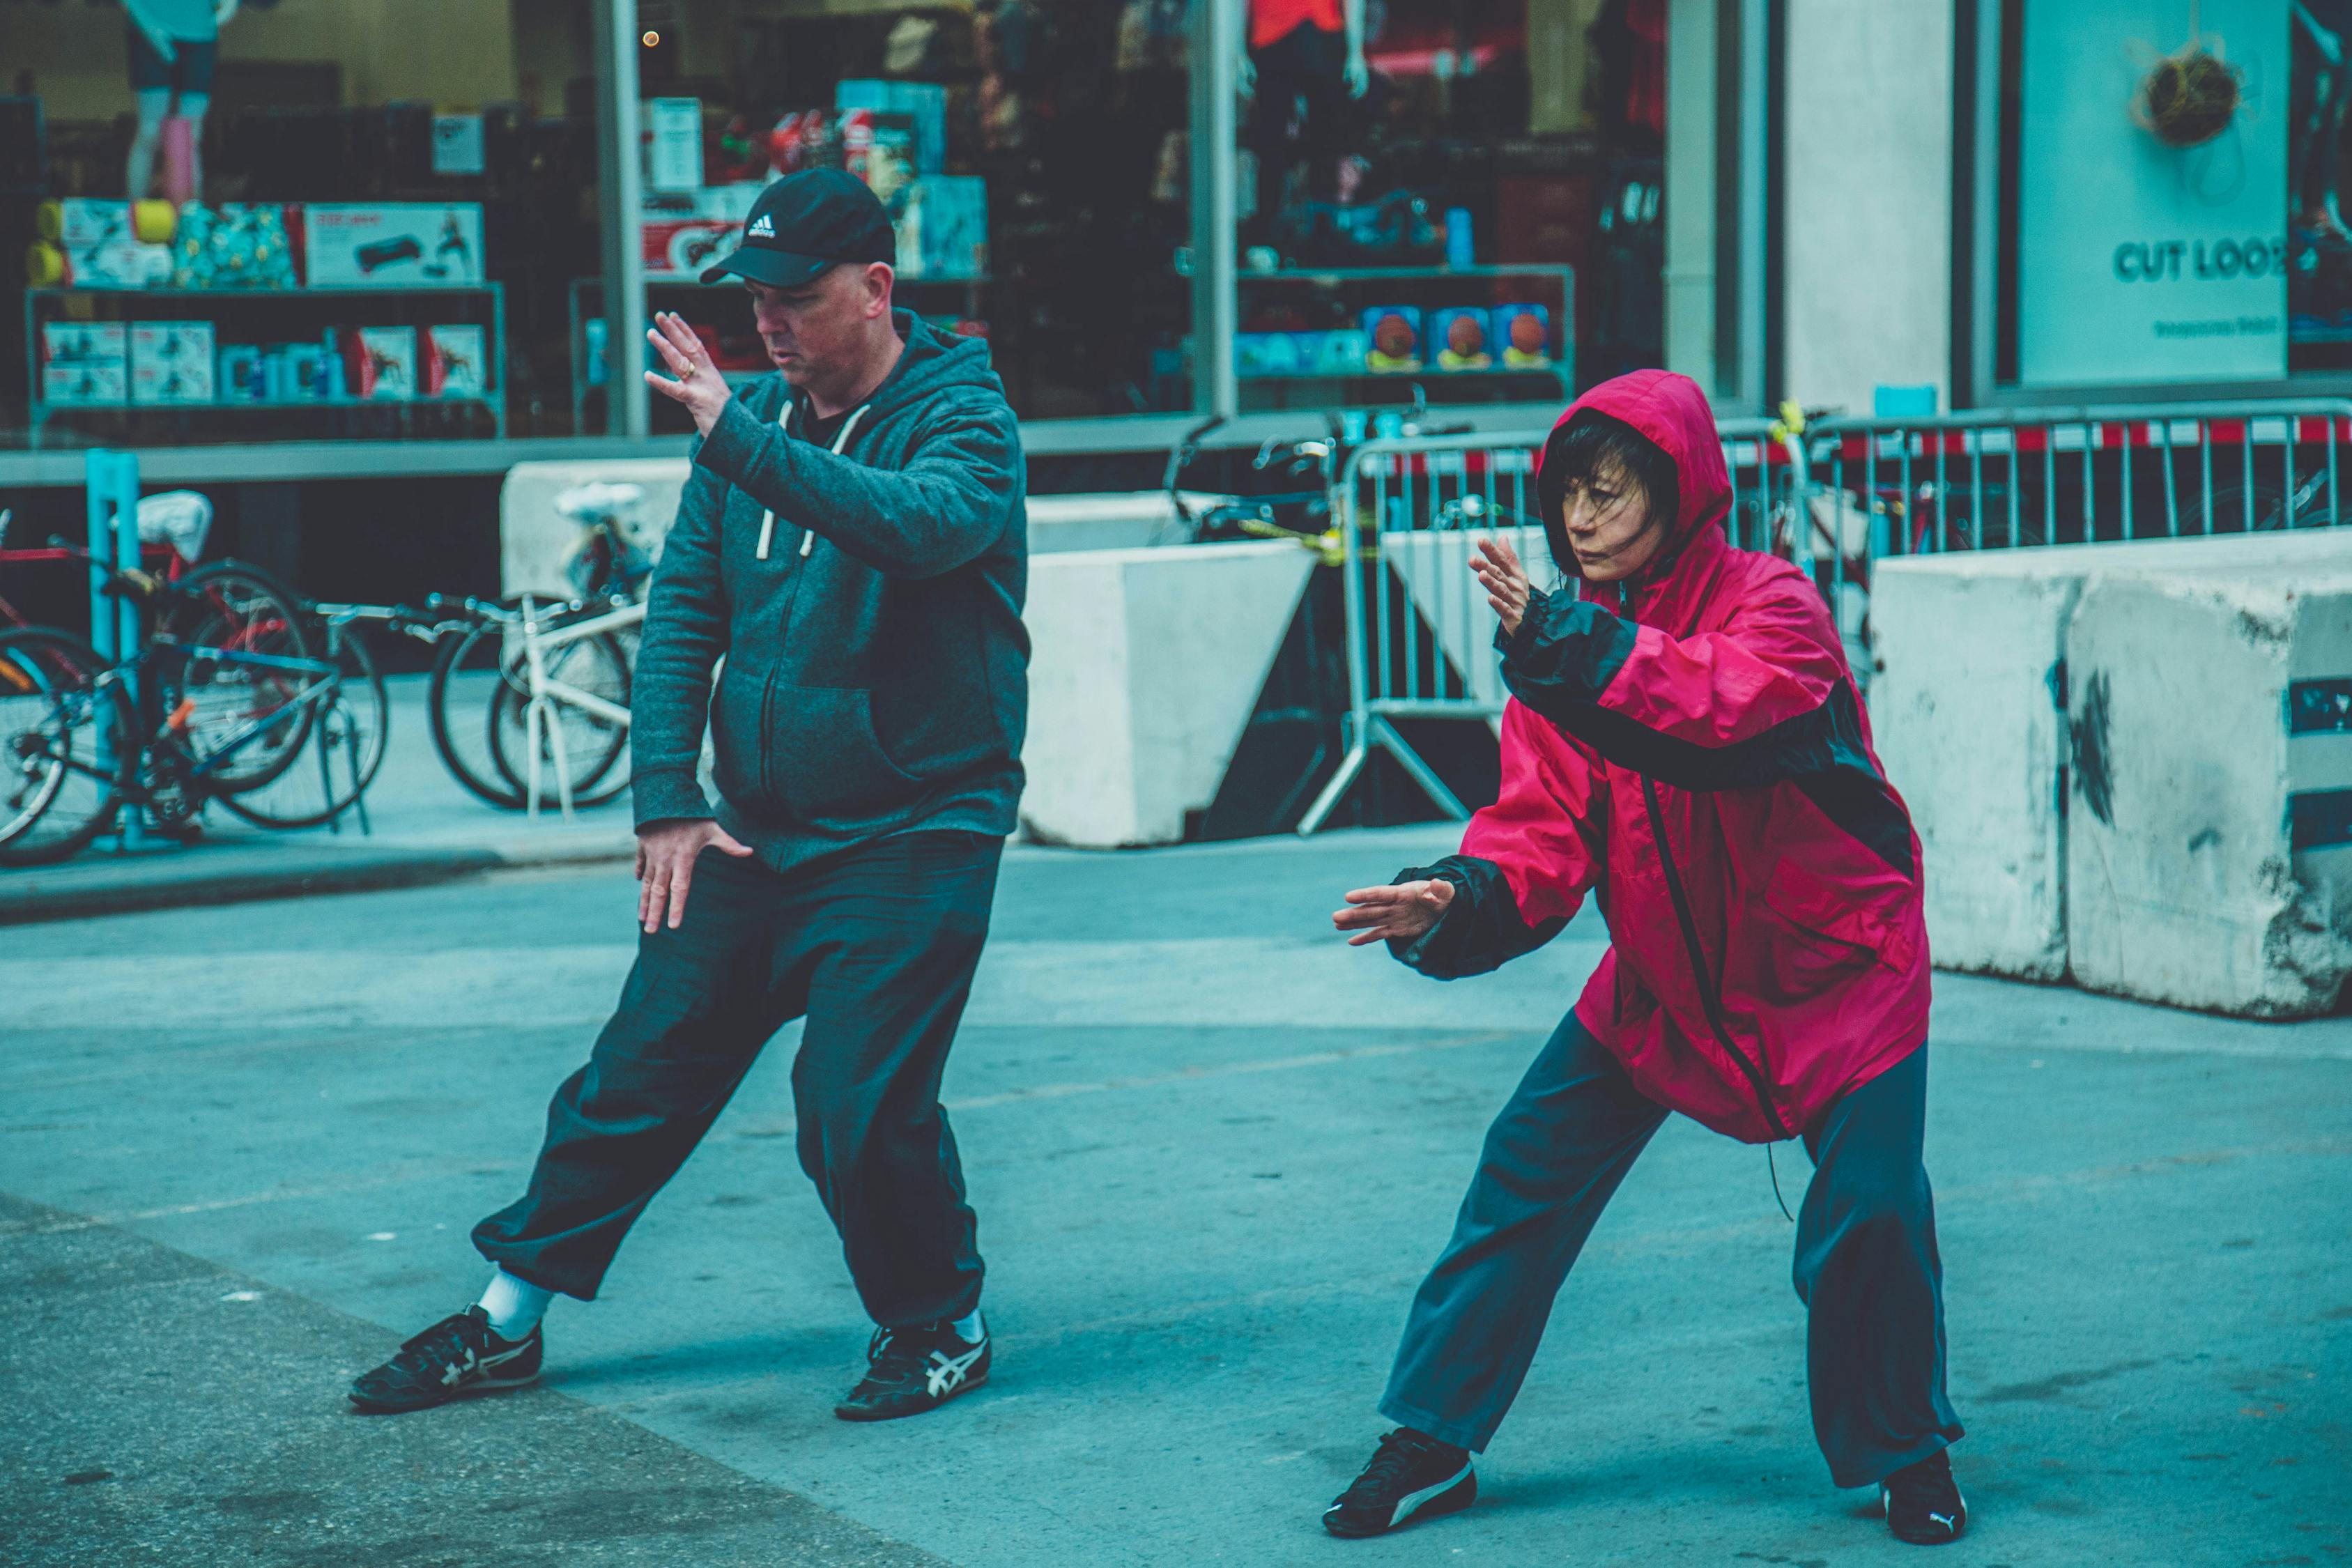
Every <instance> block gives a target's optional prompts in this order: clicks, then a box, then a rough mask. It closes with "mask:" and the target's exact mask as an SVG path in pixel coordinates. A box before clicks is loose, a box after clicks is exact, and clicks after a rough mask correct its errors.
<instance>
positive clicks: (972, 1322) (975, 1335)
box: [952, 1307, 988, 1345]
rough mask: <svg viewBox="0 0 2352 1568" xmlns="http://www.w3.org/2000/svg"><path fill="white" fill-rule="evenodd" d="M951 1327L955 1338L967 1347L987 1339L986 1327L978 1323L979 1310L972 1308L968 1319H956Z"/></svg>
mask: <svg viewBox="0 0 2352 1568" xmlns="http://www.w3.org/2000/svg"><path fill="white" fill-rule="evenodd" d="M952 1327H953V1328H954V1329H955V1331H956V1338H958V1339H960V1340H961V1341H962V1342H964V1343H966V1344H968V1345H976V1344H978V1343H980V1342H981V1341H982V1340H984V1339H986V1338H987V1337H988V1325H987V1324H985V1323H983V1322H982V1321H980V1309H979V1308H977V1307H974V1308H973V1309H972V1310H971V1316H970V1317H968V1318H958V1319H957V1320H956V1321H955V1322H954V1324H953V1325H952Z"/></svg>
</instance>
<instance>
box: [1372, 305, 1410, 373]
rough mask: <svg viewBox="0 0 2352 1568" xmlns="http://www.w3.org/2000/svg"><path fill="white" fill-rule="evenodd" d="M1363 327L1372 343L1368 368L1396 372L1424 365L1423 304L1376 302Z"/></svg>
mask: <svg viewBox="0 0 2352 1568" xmlns="http://www.w3.org/2000/svg"><path fill="white" fill-rule="evenodd" d="M1362 321H1363V330H1364V335H1365V337H1366V338H1368V339H1369V340H1370V348H1369V349H1368V350H1367V352H1366V353H1365V354H1364V368H1365V369H1367V370H1370V371H1379V372H1383V373H1386V372H1392V371H1407V370H1419V369H1420V368H1421V307H1419V306H1418V305H1375V306H1373V307H1372V308H1371V309H1370V310H1367V311H1365V312H1364V314H1363V317H1362Z"/></svg>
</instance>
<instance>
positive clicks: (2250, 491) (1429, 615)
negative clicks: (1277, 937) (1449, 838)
mask: <svg viewBox="0 0 2352 1568" xmlns="http://www.w3.org/2000/svg"><path fill="white" fill-rule="evenodd" d="M1548 435H1549V430H1548V429H1533V428H1531V429H1528V430H1523V431H1508V432H1503V433H1500V434H1495V433H1489V434H1486V435H1481V436H1461V437H1419V438H1412V439H1387V440H1378V441H1373V442H1370V443H1368V444H1367V445H1365V446H1362V447H1358V448H1356V449H1355V450H1354V451H1353V452H1352V453H1351V454H1349V456H1348V457H1347V458H1346V459H1345V465H1344V467H1343V468H1342V469H1341V471H1340V472H1339V474H1338V475H1337V476H1336V477H1335V479H1334V481H1333V485H1332V494H1331V515H1332V519H1333V521H1334V523H1335V524H1336V525H1337V531H1338V533H1339V546H1340V548H1339V555H1340V561H1339V565H1340V568H1341V570H1342V571H1343V572H1344V573H1345V574H1346V576H1345V602H1346V612H1347V655H1348V686H1349V710H1348V713H1347V716H1346V719H1345V729H1346V735H1345V740H1346V744H1347V750H1346V753H1345V755H1344V756H1343V758H1342V760H1341V762H1340V764H1339V771H1338V772H1337V773H1335V774H1334V775H1333V776H1332V777H1331V779H1330V780H1329V782H1328V783H1327V784H1325V785H1324V787H1323V790H1322V792H1321V793H1320V794H1319V795H1318V796H1317V797H1316V799H1315V802H1314V804H1313V805H1311V806H1309V807H1308V808H1307V815H1306V816H1305V817H1304V818H1303V819H1302V820H1301V822H1300V823H1299V826H1298V831H1299V833H1300V834H1301V835H1306V834H1311V833H1313V832H1314V831H1315V830H1316V829H1318V827H1320V826H1322V825H1323V823H1324V822H1325V821H1326V820H1328V818H1329V816H1330V814H1331V812H1332V810H1333V809H1334V808H1335V807H1336V806H1337V805H1339V801H1340V799H1341V797H1342V796H1343V795H1346V793H1347V791H1348V789H1349V786H1350V785H1351V784H1354V782H1355V781H1356V779H1357V778H1358V776H1359V775H1360V773H1362V771H1363V768H1364V766H1365V764H1366V763H1368V762H1369V761H1370V757H1371V754H1372V752H1374V751H1375V750H1380V751H1384V752H1388V753H1389V754H1390V755H1391V756H1392V757H1393V758H1395V759H1396V761H1397V763H1399V764H1400V765H1401V766H1402V768H1403V770H1404V771H1405V773H1407V774H1408V775H1409V776H1411V777H1412V780H1413V782H1414V783H1415V784H1417V785H1419V787H1420V788H1421V789H1423V791H1424V792H1426V793H1427V794H1428V795H1429V796H1430V798H1431V799H1432V800H1433V801H1434V802H1436V804H1437V805H1439V807H1440V808H1442V809H1443V810H1444V811H1445V812H1447V813H1448V814H1450V815H1452V816H1455V817H1456V818H1460V817H1464V816H1468V815H1469V814H1468V812H1467V810H1466V809H1465V807H1464V806H1463V805H1462V803H1461V802H1460V801H1459V800H1458V799H1456V798H1455V796H1454V794H1453V792H1452V791H1451V790H1449V789H1447V788H1446V786H1445V784H1444V782H1443V781H1442V780H1441V779H1440V778H1439V777H1438V776H1437V774H1436V773H1435V772H1434V771H1433V770H1432V769H1431V768H1430V766H1429V765H1428V763H1426V762H1424V761H1423V759H1422V758H1421V757H1420V756H1419V755H1418V754H1416V753H1415V752H1414V751H1413V749H1412V746H1411V745H1410V744H1409V743H1408V742H1406V741H1405V739H1404V737H1403V736H1402V735H1401V734H1400V733H1399V732H1398V731H1397V728H1396V723H1395V721H1397V720H1400V719H1479V720H1485V721H1488V722H1489V723H1498V722H1499V721H1500V718H1501V714H1502V710H1503V703H1504V700H1505V698H1506V696H1507V693H1506V692H1505V690H1504V688H1503V682H1502V675H1501V671H1500V668H1498V665H1497V662H1496V658H1495V657H1494V655H1493V652H1492V639H1493V637H1494V632H1495V616H1494V612H1493V611H1491V610H1490V609H1488V608H1487V606H1486V596H1485V595H1484V594H1482V593H1481V592H1480V591H1479V589H1478V586H1477V584H1476V583H1475V580H1474V579H1473V578H1472V576H1471V574H1470V571H1469V563H1470V558H1471V555H1472V552H1474V550H1475V548H1476V545H1475V540H1476V538H1477V537H1478V536H1480V535H1483V534H1493V535H1496V536H1497V537H1499V538H1502V539H1505V540H1507V541H1509V542H1511V543H1512V544H1513V546H1514V547H1515V548H1516V549H1517V551H1518V553H1519V556H1520V559H1521V560H1523V561H1525V562H1526V563H1528V572H1529V575H1530V576H1531V577H1532V578H1533V579H1534V580H1535V582H1536V584H1537V585H1538V587H1542V588H1546V589H1549V588H1554V587H1558V586H1560V585H1561V574H1559V569H1558V568H1557V566H1556V565H1555V564H1554V563H1553V562H1552V559H1551V552H1550V549H1549V545H1548V544H1547V542H1545V539H1544V536H1543V528H1542V523H1541V521H1540V520H1539V519H1538V517H1537V516H1536V515H1535V508H1536V500H1535V484H1534V478H1535V476H1534V458H1535V454H1536V453H1537V451H1538V450H1539V449H1540V447H1541V446H1542V444H1543V441H1544V439H1545V437H1547V436H1548ZM1717 436H1718V437H1719V438H1720V439H1721V441H1722V445H1723V455H1724V462H1725V466H1726V467H1727V468H1728V469H1729V471H1730V476H1731V487H1732V498H1731V506H1730V510H1729V513H1728V515H1727V517H1726V519H1725V524H1724V526H1725V530H1726V531H1727V534H1728V536H1729V538H1730V541H1731V542H1732V544H1733V545H1734V546H1736V547H1738V548H1740V549H1744V550H1756V551H1763V552H1769V553H1772V554H1776V555H1780V556H1781V557H1783V558H1784V559H1787V560H1790V561H1793V562H1795V563H1797V564H1798V565H1799V566H1801V567H1802V568H1804V569H1805V570H1806V571H1807V572H1808V573H1809V574H1811V576H1812V578H1813V580H1814V582H1815V583H1816V584H1818V585H1819V586H1820V588H1821V590H1822V595H1823V596H1824V597H1825V598H1827V599H1828V601H1829V603H1830V605H1831V606H1832V612H1833V614H1834V616H1835V617H1836V620H1837V624H1838V628H1839V631H1840V633H1841V635H1842V637H1843V640H1844V642H1845V644H1846V651H1847V656H1848V659H1849V662H1850V663H1851V664H1852V666H1853V669H1854V670H1855V672H1856V675H1857V678H1858V679H1867V673H1868V670H1869V668H1870V659H1869V590H1870V574H1871V567H1872V564H1873V563H1874V562H1877V561H1879V560H1882V559H1885V558H1887V557H1889V556H1903V555H1917V554H1926V553H1934V552H1945V551H1952V550H1995V549H2012V548H2031V547H2035V546H2041V545H2050V544H2070V543H2088V542H2116V541H2127V540H2136V539H2155V538H2184V537H2193V536H2201V535H2207V534H2215V533H2255V532H2262V531H2270V530H2282V529H2290V528H2310V527H2323V526H2331V525H2334V524H2336V523H2338V522H2341V521H2346V520H2347V513H2352V507H2347V503H2346V500H2345V498H2344V495H2343V491H2342V485H2343V483H2344V482H2345V481H2346V480H2347V479H2352V400H2346V399H2332V398H2327V399H2323V398H2312V399H2286V400H2274V401H2260V402H2252V401H2250V402H2234V403H2213V404H2189V405H2183V404H2149V405H2116V406H2103V407H2077V408H2049V409H1987V410H1979V411H1975V412H1971V413H1965V414H1952V415H1944V416H1936V417H1930V418H1915V419H1860V418H1847V417H1843V416H1829V417H1820V418H1815V419H1814V420H1813V421H1812V422H1811V424H1810V425H1808V424H1807V423H1806V422H1805V420H1804V419H1803V417H1802V416H1799V415H1798V414H1797V413H1796V411H1795V410H1794V409H1793V408H1791V409H1789V410H1787V411H1786V412H1785V414H1784V417H1783V419H1781V420H1772V421H1767V420H1760V419H1742V420H1724V421H1721V422H1720V423H1719V424H1718V425H1717Z"/></svg>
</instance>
